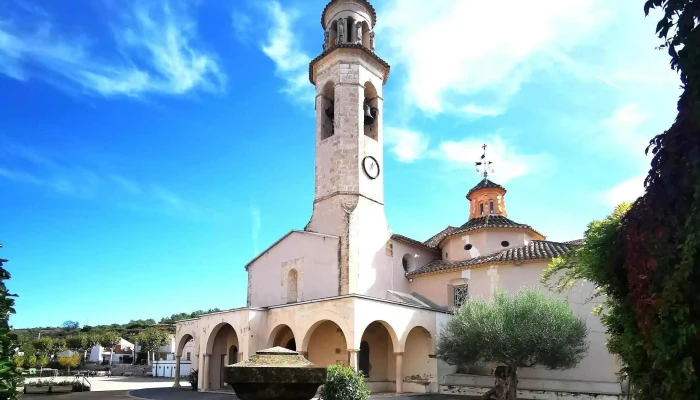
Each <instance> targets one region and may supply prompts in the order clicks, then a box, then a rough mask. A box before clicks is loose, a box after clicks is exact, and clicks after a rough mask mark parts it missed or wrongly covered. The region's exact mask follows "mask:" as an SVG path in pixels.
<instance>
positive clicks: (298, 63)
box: [262, 1, 313, 104]
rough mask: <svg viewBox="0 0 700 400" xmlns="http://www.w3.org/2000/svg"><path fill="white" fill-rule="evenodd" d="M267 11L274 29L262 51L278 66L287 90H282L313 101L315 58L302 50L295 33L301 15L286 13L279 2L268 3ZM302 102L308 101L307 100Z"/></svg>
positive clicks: (292, 11) (289, 10)
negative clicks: (311, 73)
mask: <svg viewBox="0 0 700 400" xmlns="http://www.w3.org/2000/svg"><path fill="white" fill-rule="evenodd" d="M265 11H266V12H267V15H268V20H269V24H270V28H269V30H268V32H267V40H266V41H265V42H264V43H263V44H262V51H263V53H265V55H267V56H268V57H269V58H270V59H271V60H272V61H273V62H274V63H275V68H276V74H277V75H278V76H279V77H281V78H282V79H284V81H285V86H284V88H283V89H282V90H283V91H284V92H286V93H289V94H295V95H298V94H299V93H300V92H304V91H306V92H307V93H308V94H309V97H311V98H313V87H312V86H311V85H310V84H309V78H308V66H309V61H311V57H309V56H308V55H307V54H306V53H304V51H303V50H301V47H300V43H301V40H300V38H299V37H297V36H295V34H294V33H293V30H292V27H293V25H294V24H295V23H296V21H297V19H298V18H299V13H298V12H297V11H296V10H293V9H283V8H282V6H281V5H280V3H279V2H277V1H272V2H269V3H266V4H265ZM304 94H306V93H304ZM299 98H302V99H304V100H307V99H306V96H299ZM310 104H313V101H311V102H310Z"/></svg>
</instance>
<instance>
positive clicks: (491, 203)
mask: <svg viewBox="0 0 700 400" xmlns="http://www.w3.org/2000/svg"><path fill="white" fill-rule="evenodd" d="M489 214H493V200H491V201H489Z"/></svg>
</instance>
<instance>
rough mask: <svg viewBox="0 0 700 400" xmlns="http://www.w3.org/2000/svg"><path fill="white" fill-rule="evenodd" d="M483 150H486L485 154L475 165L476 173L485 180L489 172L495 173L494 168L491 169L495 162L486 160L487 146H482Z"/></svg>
mask: <svg viewBox="0 0 700 400" xmlns="http://www.w3.org/2000/svg"><path fill="white" fill-rule="evenodd" d="M481 148H482V149H484V154H482V155H481V158H480V160H479V161H477V162H475V163H474V165H475V166H476V172H478V173H479V175H481V176H482V177H483V178H484V179H487V178H488V176H489V172H490V173H493V172H494V170H493V168H492V167H491V164H493V162H492V161H489V160H488V159H487V158H486V144H484V145H483V146H481Z"/></svg>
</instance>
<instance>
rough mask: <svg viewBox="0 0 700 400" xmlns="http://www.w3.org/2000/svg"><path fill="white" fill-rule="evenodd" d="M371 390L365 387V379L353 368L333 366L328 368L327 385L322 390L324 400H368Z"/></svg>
mask: <svg viewBox="0 0 700 400" xmlns="http://www.w3.org/2000/svg"><path fill="white" fill-rule="evenodd" d="M369 393H370V391H369V389H367V387H366V386H365V382H364V377H363V376H362V373H361V372H359V371H355V370H354V369H353V368H352V367H343V366H340V365H331V366H330V367H328V373H327V375H326V383H325V384H324V385H323V388H322V389H321V398H322V399H324V400H367V399H368V398H369Z"/></svg>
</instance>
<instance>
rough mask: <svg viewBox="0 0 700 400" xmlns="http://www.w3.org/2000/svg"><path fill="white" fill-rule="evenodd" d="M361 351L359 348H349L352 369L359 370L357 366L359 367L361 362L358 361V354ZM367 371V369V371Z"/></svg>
mask: <svg viewBox="0 0 700 400" xmlns="http://www.w3.org/2000/svg"><path fill="white" fill-rule="evenodd" d="M359 352H360V350H358V349H348V354H350V366H351V367H352V369H354V370H355V371H357V368H358V367H359V363H358V362H357V354H358V353H359ZM365 372H367V371H365Z"/></svg>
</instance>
